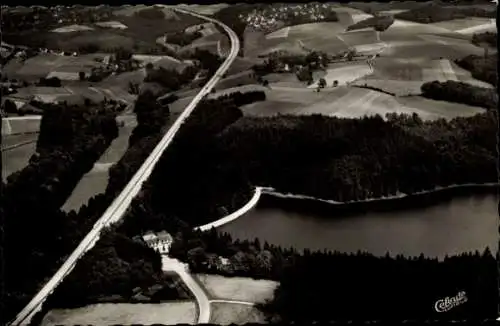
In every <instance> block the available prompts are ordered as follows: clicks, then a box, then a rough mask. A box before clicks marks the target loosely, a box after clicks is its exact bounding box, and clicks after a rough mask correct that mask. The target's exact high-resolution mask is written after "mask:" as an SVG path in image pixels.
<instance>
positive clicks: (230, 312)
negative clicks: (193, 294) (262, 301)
mask: <svg viewBox="0 0 500 326" xmlns="http://www.w3.org/2000/svg"><path fill="white" fill-rule="evenodd" d="M210 305H211V308H212V314H211V315H210V323H211V324H216V325H230V324H236V325H244V324H246V323H262V324H264V323H265V322H266V320H265V316H264V314H263V313H262V312H261V311H260V310H258V309H257V308H255V307H253V306H250V305H244V304H238V303H226V302H213V303H211V304H210Z"/></svg>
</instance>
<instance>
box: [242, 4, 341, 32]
mask: <svg viewBox="0 0 500 326" xmlns="http://www.w3.org/2000/svg"><path fill="white" fill-rule="evenodd" d="M331 8H332V7H331V5H329V4H326V3H323V4H321V3H303V4H295V5H292V4H282V5H280V6H271V7H269V8H266V9H265V10H262V11H258V10H254V11H252V12H251V13H249V14H248V15H246V17H245V16H244V15H243V14H240V15H239V18H240V19H241V20H243V21H246V22H247V24H248V25H249V26H252V27H254V28H255V29H257V30H271V29H275V28H279V27H277V26H278V25H279V24H280V22H282V21H286V20H288V18H289V17H290V16H294V17H304V18H308V19H309V20H310V21H311V22H314V21H321V20H323V19H325V18H326V15H325V13H326V12H327V11H328V10H330V11H331Z"/></svg>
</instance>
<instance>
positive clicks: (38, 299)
mask: <svg viewBox="0 0 500 326" xmlns="http://www.w3.org/2000/svg"><path fill="white" fill-rule="evenodd" d="M174 10H176V11H178V12H182V13H185V14H191V15H193V16H196V17H199V18H202V19H205V20H208V21H210V22H213V23H215V24H218V25H220V26H221V27H222V28H223V29H224V30H225V31H226V32H227V33H228V35H229V38H230V40H231V52H230V54H229V56H228V57H227V58H226V61H224V63H223V64H222V65H221V66H220V67H219V69H218V70H217V71H216V73H215V75H214V76H213V77H212V78H211V79H210V80H209V81H208V82H207V84H206V85H205V86H204V87H203V88H202V89H201V90H200V92H199V93H198V95H196V96H195V97H194V99H193V100H192V101H191V103H189V105H188V106H187V107H186V109H185V110H184V111H183V112H182V113H181V114H180V115H179V117H178V118H177V120H176V121H175V122H174V124H173V125H172V127H171V128H170V129H169V130H168V131H167V133H166V134H165V136H164V137H163V138H162V139H161V140H160V142H159V143H158V145H157V146H156V147H155V149H154V150H153V151H152V152H151V154H150V155H149V157H148V158H147V159H146V160H145V162H144V163H143V164H142V166H141V167H140V168H139V170H138V171H137V172H136V174H135V175H134V176H133V177H132V179H131V180H130V181H129V183H128V184H127V185H126V186H125V188H124V189H123V191H122V192H121V193H120V194H119V195H118V197H117V198H116V199H115V200H114V201H113V203H111V205H110V206H109V207H108V209H107V210H106V211H105V212H104V214H103V215H102V217H101V218H100V219H99V220H98V221H97V222H96V223H95V225H94V227H93V229H92V230H91V231H90V232H89V233H88V234H87V235H86V236H85V238H84V239H83V240H82V242H80V244H79V245H78V247H77V248H76V249H75V251H73V253H71V255H70V256H69V257H68V259H67V260H66V261H65V262H64V264H63V265H62V266H61V267H60V268H59V270H58V271H57V272H56V273H55V274H54V275H53V276H52V278H51V279H50V280H49V281H48V282H47V283H46V284H45V286H44V287H43V288H42V289H41V290H40V292H38V293H37V294H36V295H35V296H34V297H33V299H31V301H30V302H29V303H28V305H27V306H26V307H24V309H23V310H22V311H21V312H20V313H19V314H18V315H17V316H16V318H15V319H14V320H13V321H12V322H11V323H10V325H27V324H29V322H30V320H31V318H32V317H33V315H34V314H36V313H37V312H38V311H39V310H40V309H41V308H42V305H43V303H44V302H45V300H46V299H47V297H48V296H49V295H50V294H52V292H54V289H55V288H56V287H57V286H58V285H59V284H60V283H61V282H62V280H63V279H64V277H66V276H67V275H68V274H69V273H70V272H71V271H72V270H73V268H74V267H75V265H76V263H77V262H78V260H79V259H80V258H81V257H83V255H84V254H85V253H86V252H87V251H88V250H90V249H91V248H92V247H93V246H94V245H95V244H96V242H97V240H98V239H99V236H100V232H101V230H103V228H104V227H106V226H108V225H110V224H113V223H116V222H117V221H119V220H120V219H121V218H122V217H123V216H124V215H125V212H126V211H127V209H128V207H129V206H130V203H131V202H132V199H133V198H134V197H135V196H136V195H137V193H138V192H139V190H140V189H141V186H142V183H143V182H144V181H145V180H146V179H147V178H148V177H149V176H150V175H151V172H152V171H153V168H154V166H155V164H156V162H158V160H159V159H160V157H161V156H162V154H163V152H164V151H165V149H167V147H168V146H169V145H170V143H171V142H172V140H173V138H174V136H175V135H176V133H177V132H178V131H179V129H180V127H181V126H182V124H183V123H184V122H185V121H186V119H187V118H188V117H189V115H190V114H191V113H192V112H193V110H194V109H195V107H196V105H197V104H198V103H199V102H200V101H201V100H202V99H203V98H204V97H205V96H206V95H207V94H209V93H210V91H211V90H212V88H213V87H214V86H215V84H217V82H218V81H219V79H220V78H221V76H222V75H223V74H224V73H225V72H226V71H227V70H228V69H229V67H230V65H231V64H232V63H233V61H234V59H236V56H237V54H238V51H239V49H240V43H239V40H238V37H237V36H236V34H235V33H234V32H233V31H232V30H231V29H230V28H229V27H227V26H226V25H224V24H222V23H221V22H219V21H217V20H215V19H212V18H209V17H205V16H202V15H199V14H196V13H193V12H190V11H187V10H184V9H174ZM196 295H197V293H195V296H196ZM196 299H197V300H198V303H199V304H200V312H201V313H200V316H202V315H203V318H205V317H204V316H205V313H206V312H205V311H206V308H204V305H202V304H203V302H202V298H201V297H198V296H197V297H196ZM208 315H210V310H208ZM207 322H208V320H207Z"/></svg>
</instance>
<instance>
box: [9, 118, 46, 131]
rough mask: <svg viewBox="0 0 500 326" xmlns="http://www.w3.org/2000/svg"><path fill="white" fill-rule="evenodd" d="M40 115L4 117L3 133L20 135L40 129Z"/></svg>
mask: <svg viewBox="0 0 500 326" xmlns="http://www.w3.org/2000/svg"><path fill="white" fill-rule="evenodd" d="M40 121H41V120H40V116H26V117H12V118H3V119H2V135H18V134H26V133H35V132H39V131H40Z"/></svg>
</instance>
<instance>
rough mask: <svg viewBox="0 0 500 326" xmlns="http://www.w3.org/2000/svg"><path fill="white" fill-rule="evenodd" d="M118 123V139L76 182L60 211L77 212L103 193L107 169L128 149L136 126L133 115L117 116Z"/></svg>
mask: <svg viewBox="0 0 500 326" xmlns="http://www.w3.org/2000/svg"><path fill="white" fill-rule="evenodd" d="M116 120H117V121H118V123H119V124H120V123H123V124H124V125H123V127H121V126H120V127H119V131H118V137H116V138H115V139H113V141H112V142H111V144H110V145H109V147H108V148H107V149H106V151H105V152H104V153H103V154H102V155H101V157H100V158H99V159H98V160H97V162H96V163H95V164H94V167H93V168H92V170H90V171H89V172H87V173H86V174H85V175H84V176H83V177H82V179H81V180H80V181H79V182H78V184H77V186H76V187H75V189H73V192H72V193H71V196H70V197H69V198H68V200H67V201H66V203H64V205H63V207H62V209H63V210H64V211H70V210H72V209H75V210H78V209H79V208H80V207H81V206H82V205H83V204H86V203H87V202H88V200H89V199H90V198H91V197H92V196H95V195H96V194H99V193H104V191H105V190H106V187H107V185H108V169H109V168H110V167H111V166H112V165H113V164H114V163H116V162H118V161H119V160H120V158H121V157H122V156H123V154H125V152H126V151H127V148H128V140H129V137H130V135H131V134H132V131H133V130H134V128H135V127H136V126H137V121H136V119H135V116H134V115H119V116H118V117H117V119H116Z"/></svg>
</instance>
